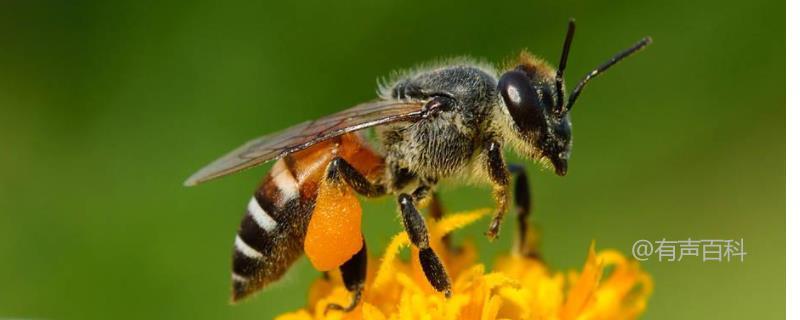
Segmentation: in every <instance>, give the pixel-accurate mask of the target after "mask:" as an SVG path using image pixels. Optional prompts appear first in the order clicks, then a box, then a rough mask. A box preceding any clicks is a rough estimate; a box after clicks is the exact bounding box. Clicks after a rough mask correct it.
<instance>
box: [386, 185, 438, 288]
mask: <svg viewBox="0 0 800 320" xmlns="http://www.w3.org/2000/svg"><path fill="white" fill-rule="evenodd" d="M397 202H398V203H399V205H400V212H401V213H402V215H403V226H404V227H405V229H406V233H407V234H408V238H409V239H410V240H411V243H413V244H414V246H416V247H417V248H418V249H419V262H420V264H421V265H422V271H424V272H425V277H426V278H427V279H428V282H429V283H430V284H431V285H432V286H433V288H435V289H436V290H437V291H439V292H443V293H444V295H445V297H448V298H449V297H450V295H451V292H452V291H451V289H450V277H449V276H448V275H447V271H446V270H445V268H444V265H443V264H442V261H441V260H440V259H439V257H438V256H437V255H436V253H435V252H433V250H432V249H431V247H430V244H429V242H428V239H429V236H428V228H427V227H426V226H425V220H424V219H423V218H422V215H421V214H420V213H419V211H417V208H416V206H414V199H413V198H412V197H411V196H410V195H408V194H405V193H403V194H400V196H399V197H398V198H397Z"/></svg>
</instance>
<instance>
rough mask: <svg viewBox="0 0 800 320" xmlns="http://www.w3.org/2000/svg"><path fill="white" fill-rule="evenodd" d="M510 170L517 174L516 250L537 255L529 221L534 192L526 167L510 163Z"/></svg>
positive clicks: (515, 190) (527, 254)
mask: <svg viewBox="0 0 800 320" xmlns="http://www.w3.org/2000/svg"><path fill="white" fill-rule="evenodd" d="M508 170H509V171H510V172H511V174H512V175H515V176H516V181H515V182H514V208H515V209H516V211H517V224H518V225H517V228H519V229H518V233H517V238H516V240H515V244H514V250H515V251H516V252H517V253H519V254H522V255H525V256H536V255H537V254H536V246H535V245H534V244H533V243H530V242H532V241H533V240H534V239H533V236H534V234H533V230H531V228H530V226H529V223H528V216H529V215H530V213H531V210H532V201H533V194H532V193H531V190H530V187H529V185H528V175H527V174H526V173H525V167H524V166H522V165H519V164H509V165H508Z"/></svg>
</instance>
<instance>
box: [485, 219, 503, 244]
mask: <svg viewBox="0 0 800 320" xmlns="http://www.w3.org/2000/svg"><path fill="white" fill-rule="evenodd" d="M498 233H500V220H499V219H492V223H490V224H489V230H487V231H486V233H484V235H486V237H487V238H489V241H494V240H497V234H498Z"/></svg>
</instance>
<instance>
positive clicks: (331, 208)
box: [304, 180, 363, 271]
mask: <svg viewBox="0 0 800 320" xmlns="http://www.w3.org/2000/svg"><path fill="white" fill-rule="evenodd" d="M362 239H363V238H362V235H361V205H360V204H359V202H358V198H356V196H355V195H354V194H353V192H352V191H351V190H350V188H349V187H348V186H347V185H345V184H343V183H342V184H336V183H330V182H328V181H325V180H323V181H321V182H320V185H319V193H318V194H317V201H316V206H315V208H314V212H313V213H312V214H311V221H310V222H309V224H308V231H307V232H306V239H305V244H304V246H305V252H306V256H308V259H309V260H311V264H312V265H314V268H316V269H317V270H319V271H328V270H333V269H335V268H337V267H339V266H341V265H342V264H344V263H345V262H346V261H347V260H349V259H350V258H351V257H352V256H353V255H355V254H356V253H357V252H358V251H359V250H361V247H362V245H363V242H362Z"/></svg>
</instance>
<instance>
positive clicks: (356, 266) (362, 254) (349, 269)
mask: <svg viewBox="0 0 800 320" xmlns="http://www.w3.org/2000/svg"><path fill="white" fill-rule="evenodd" d="M361 241H362V242H364V238H363V237H362V238H361ZM339 271H340V272H341V273H342V281H343V282H344V287H345V288H347V291H350V292H352V293H353V299H352V300H351V301H350V304H349V305H347V306H342V305H340V304H335V303H331V304H328V306H327V307H326V308H325V312H326V313H327V312H328V311H330V310H339V311H344V312H350V311H353V309H355V308H356V306H358V303H359V302H360V301H361V294H362V292H363V291H364V281H365V280H366V278H367V243H366V242H364V244H363V246H361V250H359V251H358V253H356V254H355V255H353V257H352V258H350V260H347V262H345V263H344V264H343V265H341V266H340V267H339Z"/></svg>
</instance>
